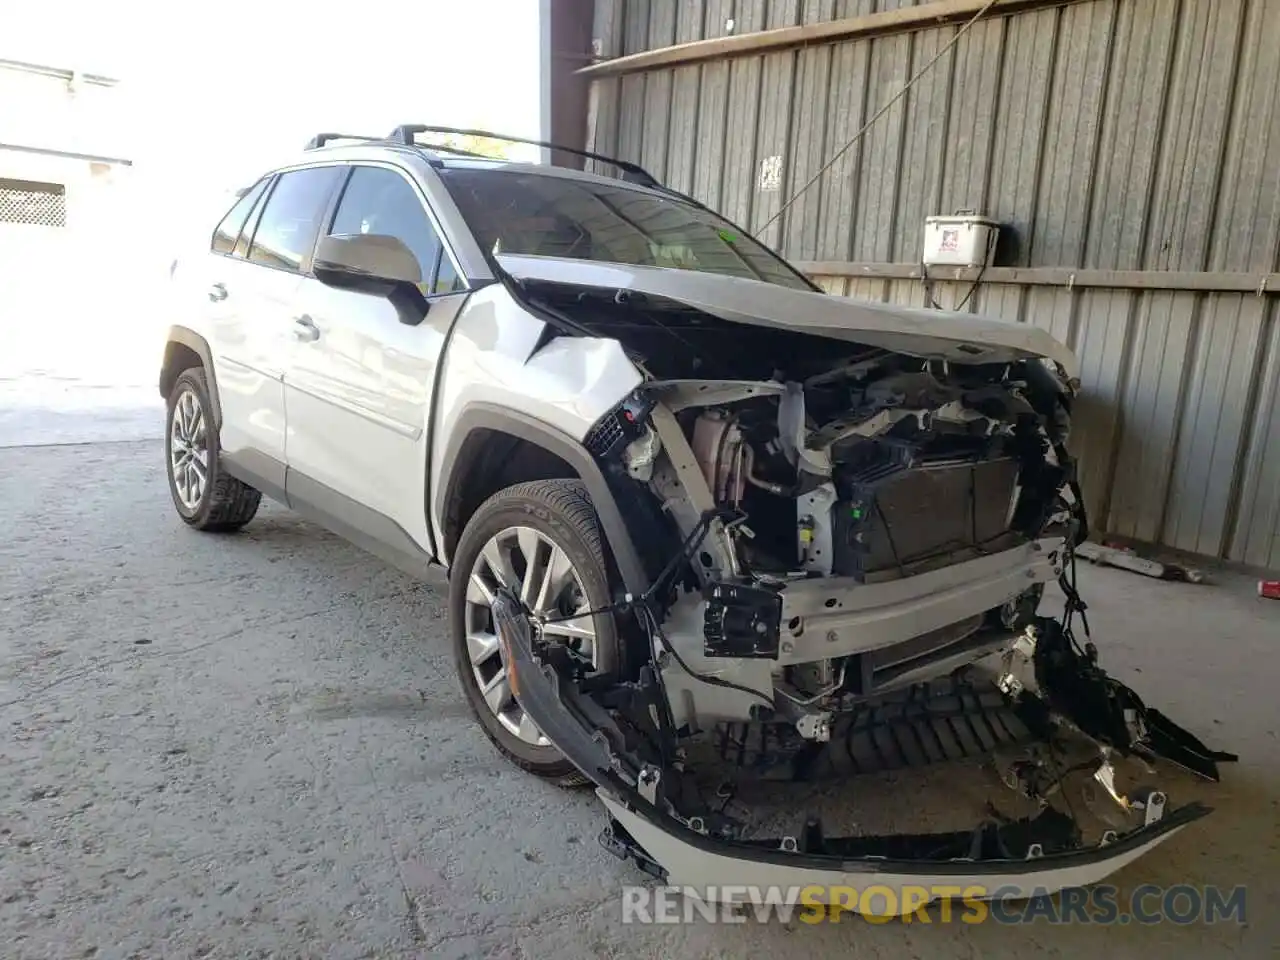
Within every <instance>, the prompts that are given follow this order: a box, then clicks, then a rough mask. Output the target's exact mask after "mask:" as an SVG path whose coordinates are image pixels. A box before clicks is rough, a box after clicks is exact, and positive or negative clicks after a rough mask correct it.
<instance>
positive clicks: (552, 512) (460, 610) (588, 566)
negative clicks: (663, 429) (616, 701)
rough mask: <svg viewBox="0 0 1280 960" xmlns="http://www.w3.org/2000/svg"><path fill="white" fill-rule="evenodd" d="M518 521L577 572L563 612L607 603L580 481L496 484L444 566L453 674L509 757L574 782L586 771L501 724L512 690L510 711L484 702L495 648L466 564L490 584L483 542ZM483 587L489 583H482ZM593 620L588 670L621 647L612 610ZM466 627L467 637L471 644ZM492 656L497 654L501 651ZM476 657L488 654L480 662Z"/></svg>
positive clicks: (514, 711)
mask: <svg viewBox="0 0 1280 960" xmlns="http://www.w3.org/2000/svg"><path fill="white" fill-rule="evenodd" d="M519 528H523V529H525V530H530V529H531V530H533V531H536V533H537V534H539V535H541V536H542V537H544V538H546V540H547V541H549V543H550V544H551V545H553V547H558V548H559V549H560V550H562V551H563V554H564V557H565V558H567V559H568V562H569V564H570V568H571V571H572V572H573V573H575V574H576V575H577V580H576V581H575V582H574V583H573V584H572V585H571V589H570V590H569V591H568V592H569V593H570V594H572V595H573V597H574V599H575V601H576V600H577V599H578V597H579V595H581V602H580V603H578V602H575V603H574V604H573V605H572V609H571V610H569V612H572V611H573V610H594V609H598V608H600V607H604V606H607V605H608V604H609V603H610V602H611V600H612V591H611V590H610V586H609V583H610V575H609V569H610V568H609V563H608V560H607V557H606V554H605V548H604V543H603V540H602V538H601V535H600V527H599V523H598V522H597V520H596V514H595V510H594V509H593V508H592V506H591V501H590V500H589V499H588V498H587V494H586V487H585V486H584V485H583V484H582V483H581V482H580V481H578V480H535V481H532V482H529V483H521V484H517V485H515V486H512V487H508V488H506V489H505V490H501V491H499V492H498V493H496V494H494V495H493V496H492V497H490V498H489V499H488V500H486V501H485V502H484V503H483V504H482V505H481V506H480V508H479V509H478V510H477V511H476V512H475V514H474V515H473V516H472V517H471V520H470V521H469V522H468V523H467V526H466V529H465V530H463V532H462V537H461V538H460V539H459V541H458V547H457V549H456V550H455V551H454V555H453V558H452V563H451V567H450V577H449V632H450V641H451V645H452V648H453V656H454V663H455V665H456V667H457V671H458V680H459V682H460V683H461V684H462V689H463V692H464V694H465V695H466V698H467V703H468V705H469V706H470V707H471V712H472V713H473V714H474V715H475V718H476V720H477V721H478V722H479V724H480V727H481V729H483V730H484V732H485V735H486V736H488V738H489V739H490V740H491V741H492V742H493V744H494V745H495V746H496V747H497V748H498V750H499V751H501V752H502V753H503V754H504V755H505V756H506V757H507V758H508V759H509V760H511V761H512V762H513V763H515V764H516V765H517V766H519V767H521V768H523V769H525V770H527V771H529V772H530V773H532V774H534V775H536V776H538V777H542V778H544V779H548V780H552V781H554V782H556V783H559V784H561V785H562V786H575V785H580V784H583V783H586V782H588V781H587V778H586V777H584V776H583V775H582V774H581V773H579V772H578V771H577V769H576V768H575V767H574V766H573V765H572V764H571V763H570V762H569V761H568V760H566V759H565V758H564V757H563V756H562V755H561V754H560V752H559V751H558V750H556V748H555V747H554V746H551V745H550V744H549V743H547V744H545V745H539V744H536V743H533V742H528V741H527V740H526V739H521V737H520V736H518V735H517V733H516V732H513V731H512V729H510V728H509V726H508V725H507V724H510V723H512V722H513V721H512V716H513V715H515V716H520V708H519V704H518V701H515V700H514V698H511V700H510V701H509V703H510V709H509V711H508V712H507V713H506V714H501V713H499V712H496V711H497V710H498V709H499V708H496V707H491V706H490V705H489V703H487V702H486V699H485V694H484V692H482V682H484V681H485V671H486V670H488V668H489V666H490V665H491V663H492V658H493V656H494V654H493V653H492V652H490V651H489V649H488V646H487V644H488V642H489V632H490V630H491V627H492V621H488V623H487V626H486V623H485V621H484V616H485V609H486V608H485V605H484V603H483V602H482V601H483V596H484V590H480V589H479V588H478V587H477V584H476V582H475V580H474V579H473V572H475V571H477V569H478V568H477V564H478V563H479V564H480V568H479V572H476V577H478V578H479V579H480V580H481V581H483V582H484V583H485V584H486V585H487V584H489V583H490V581H489V575H490V574H491V573H492V567H491V565H490V564H488V562H487V561H482V560H481V553H482V551H484V550H486V548H488V549H490V550H491V551H492V550H494V549H497V548H495V547H493V546H491V545H492V544H494V543H499V544H500V542H501V541H502V538H504V537H509V536H511V531H512V530H513V529H519ZM528 542H531V541H528ZM539 549H540V550H542V551H543V552H541V553H539V554H538V555H539V556H546V553H545V550H546V548H539ZM492 555H493V554H492V553H490V556H492ZM517 559H518V558H517ZM552 566H553V561H551V560H547V561H546V567H547V569H550V568H551V567H552ZM535 567H536V564H535V563H533V562H529V563H527V565H526V567H525V571H526V573H527V572H528V571H529V569H530V568H535ZM536 569H541V568H540V567H538V568H536ZM509 572H514V570H513V571H509ZM551 579H552V578H551V576H550V575H548V577H547V581H548V582H550V580H551ZM485 589H489V588H488V586H486V587H485ZM477 591H479V592H477ZM469 592H470V593H469ZM469 596H470V599H469ZM592 627H593V628H594V633H595V636H594V638H593V639H592V641H591V642H592V647H593V653H592V655H593V662H594V667H595V670H596V671H597V672H602V671H611V670H614V669H616V668H617V665H618V663H619V657H620V650H619V641H618V632H617V627H616V625H615V623H614V618H613V616H612V615H610V614H598V615H596V616H595V617H593V618H592ZM468 635H471V636H472V637H473V641H472V643H470V644H469V642H468ZM477 637H480V638H482V639H481V640H479V641H476V640H475V639H474V638H477ZM566 642H570V643H575V642H585V641H575V640H566ZM498 656H499V657H500V653H499V654H498ZM479 657H487V658H488V659H487V660H486V661H484V662H481V661H480V660H479V659H478V658H479ZM503 669H505V668H504V667H503ZM495 675H496V670H495V671H494V672H493V674H492V675H489V676H488V680H489V681H490V682H491V681H492V680H493V676H495ZM499 696H501V694H499ZM504 720H505V722H504ZM520 729H521V730H524V731H525V733H526V735H527V734H528V733H529V731H527V730H525V728H524V727H523V725H521V727H520ZM534 732H535V734H536V731H534ZM543 739H544V740H545V738H543Z"/></svg>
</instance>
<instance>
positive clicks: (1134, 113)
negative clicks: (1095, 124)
mask: <svg viewBox="0 0 1280 960" xmlns="http://www.w3.org/2000/svg"><path fill="white" fill-rule="evenodd" d="M1179 2H1180V0H1152V3H1151V4H1150V5H1147V6H1144V5H1141V4H1136V3H1121V4H1120V8H1119V20H1118V22H1117V24H1116V39H1115V44H1114V60H1113V64H1112V76H1113V78H1114V80H1113V82H1112V83H1110V84H1109V86H1108V90H1107V104H1106V111H1105V114H1104V119H1103V123H1102V140H1101V143H1100V145H1099V148H1098V168H1097V171H1096V176H1095V178H1094V188H1093V211H1092V214H1091V216H1090V221H1089V238H1088V244H1087V249H1086V252H1085V259H1084V264H1085V265H1086V266H1089V267H1098V268H1102V269H1112V270H1136V269H1139V268H1140V267H1141V266H1142V247H1143V237H1144V235H1145V233H1146V224H1147V216H1148V214H1149V212H1150V209H1149V207H1150V200H1151V179H1152V177H1153V176H1154V174H1155V167H1156V158H1157V156H1158V154H1159V144H1160V137H1159V132H1160V127H1161V117H1162V116H1163V113H1164V98H1165V91H1166V87H1167V86H1168V72H1169V65H1170V62H1171V60H1172V58H1173V49H1174V39H1175V30H1174V27H1175V24H1176V22H1177V9H1178V4H1179Z"/></svg>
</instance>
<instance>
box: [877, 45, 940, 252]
mask: <svg viewBox="0 0 1280 960" xmlns="http://www.w3.org/2000/svg"><path fill="white" fill-rule="evenodd" d="M953 36H955V30H954V29H953V28H951V27H942V28H939V29H936V30H922V31H920V32H919V33H917V34H915V39H914V43H913V44H912V55H911V60H912V63H911V69H910V72H909V76H915V74H916V73H917V72H918V71H919V70H920V68H921V67H923V66H924V65H925V64H926V63H928V62H929V61H930V60H932V59H933V58H934V57H935V56H937V54H938V52H939V51H940V50H942V49H943V48H944V47H945V46H946V45H947V43H949V42H950V40H951V38H952V37H953ZM954 56H955V51H954V48H953V49H952V50H951V51H948V52H947V53H945V54H943V56H942V58H941V59H939V60H938V62H937V63H936V64H934V66H933V68H932V69H931V70H930V71H929V72H928V73H927V74H925V75H924V76H923V77H921V78H920V82H919V83H917V84H916V85H915V86H914V87H913V88H912V89H911V91H910V92H909V93H908V94H907V98H906V101H905V102H906V111H905V114H906V115H905V117H904V126H905V133H904V137H905V139H904V143H903V147H902V151H903V152H902V156H903V158H904V162H903V164H902V173H901V176H900V178H899V180H898V184H897V190H898V199H897V204H896V207H897V209H896V213H895V216H894V222H895V229H894V234H895V235H894V237H893V254H892V258H893V259H894V260H896V261H898V262H899V263H911V262H914V261H918V260H919V259H920V255H921V251H922V246H923V238H924V218H925V217H927V216H928V215H930V214H932V213H937V212H938V209H937V206H938V195H939V193H940V191H941V189H942V167H943V163H944V157H945V156H946V152H947V149H948V147H949V140H950V137H949V136H948V132H947V100H948V90H949V89H950V86H951V70H952V59H953V58H954ZM886 119H887V118H886ZM882 122H884V121H882Z"/></svg>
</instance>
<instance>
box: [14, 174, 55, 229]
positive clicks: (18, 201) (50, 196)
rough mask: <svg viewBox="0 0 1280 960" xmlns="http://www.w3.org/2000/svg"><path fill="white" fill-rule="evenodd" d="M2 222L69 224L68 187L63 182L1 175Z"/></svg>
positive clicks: (51, 225)
mask: <svg viewBox="0 0 1280 960" xmlns="http://www.w3.org/2000/svg"><path fill="white" fill-rule="evenodd" d="M0 223H24V224H32V225H34V226H40V227H65V226H66V225H67V188H66V187H65V186H63V185H62V184H60V183H42V182H40V181H38V180H10V179H7V178H4V177H0Z"/></svg>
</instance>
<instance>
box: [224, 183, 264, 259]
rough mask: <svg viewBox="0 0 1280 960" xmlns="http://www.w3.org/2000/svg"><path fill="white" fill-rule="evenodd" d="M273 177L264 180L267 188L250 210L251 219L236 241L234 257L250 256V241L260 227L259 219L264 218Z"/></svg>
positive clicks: (232, 253) (246, 222) (241, 229)
mask: <svg viewBox="0 0 1280 960" xmlns="http://www.w3.org/2000/svg"><path fill="white" fill-rule="evenodd" d="M272 179H273V178H272V177H267V178H266V179H265V180H263V181H262V182H263V183H264V184H266V189H265V190H263V192H262V195H261V196H260V197H258V202H257V203H255V204H254V205H253V209H252V210H251V211H250V212H249V219H248V220H246V221H245V222H244V226H243V227H241V228H240V239H239V240H237V241H236V248H235V249H234V250H232V251H231V255H232V256H233V257H240V258H241V259H244V258H246V257H248V256H249V241H250V240H252V239H253V232H254V231H255V230H257V229H258V221H259V220H261V219H262V208H263V207H265V206H266V205H267V197H268V196H270V194H271V181H272Z"/></svg>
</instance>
